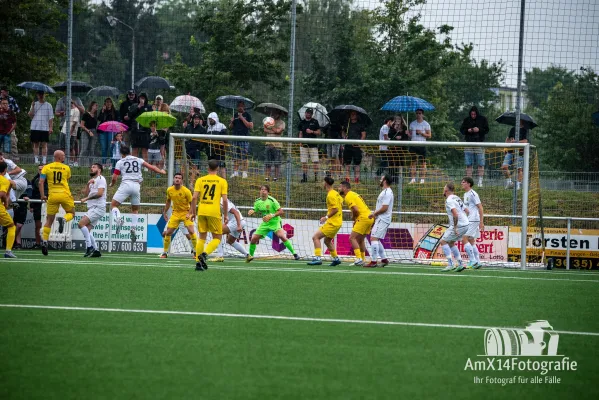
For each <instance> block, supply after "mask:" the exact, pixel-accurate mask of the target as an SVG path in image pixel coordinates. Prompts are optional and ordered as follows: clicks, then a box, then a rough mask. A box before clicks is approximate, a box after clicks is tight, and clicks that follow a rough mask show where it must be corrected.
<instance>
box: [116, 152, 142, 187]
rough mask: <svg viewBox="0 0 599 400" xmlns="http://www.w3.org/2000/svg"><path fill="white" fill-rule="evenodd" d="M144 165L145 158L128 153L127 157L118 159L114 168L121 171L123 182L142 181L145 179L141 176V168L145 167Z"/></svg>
mask: <svg viewBox="0 0 599 400" xmlns="http://www.w3.org/2000/svg"><path fill="white" fill-rule="evenodd" d="M143 165H144V160H142V159H141V158H138V157H135V156H132V155H128V156H127V157H125V158H121V159H120V160H118V161H117V163H116V165H115V166H114V169H115V171H119V173H120V175H121V177H122V178H121V179H122V181H123V182H125V181H133V182H138V183H141V182H142V181H143V178H142V176H141V169H142V168H143Z"/></svg>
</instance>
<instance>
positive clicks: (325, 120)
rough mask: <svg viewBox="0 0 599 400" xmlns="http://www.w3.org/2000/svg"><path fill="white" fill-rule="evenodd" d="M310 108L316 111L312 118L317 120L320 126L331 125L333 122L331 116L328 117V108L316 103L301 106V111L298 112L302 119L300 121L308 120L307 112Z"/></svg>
mask: <svg viewBox="0 0 599 400" xmlns="http://www.w3.org/2000/svg"><path fill="white" fill-rule="evenodd" d="M308 108H311V109H312V110H314V113H313V114H312V118H314V119H315V120H317V121H318V125H320V126H321V127H325V126H327V125H328V124H330V123H331V120H330V119H329V116H328V115H327V112H328V111H327V109H326V107H325V106H323V105H322V104H319V103H314V102H310V103H306V104H304V105H303V106H301V107H300V109H299V110H297V115H298V116H299V117H300V119H302V120H303V119H306V110H307V109H308Z"/></svg>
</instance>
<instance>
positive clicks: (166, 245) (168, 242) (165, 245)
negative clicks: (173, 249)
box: [162, 235, 171, 253]
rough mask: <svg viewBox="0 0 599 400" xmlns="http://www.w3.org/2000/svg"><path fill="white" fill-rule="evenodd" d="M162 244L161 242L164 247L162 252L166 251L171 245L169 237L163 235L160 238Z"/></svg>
mask: <svg viewBox="0 0 599 400" xmlns="http://www.w3.org/2000/svg"><path fill="white" fill-rule="evenodd" d="M162 244H163V248H164V252H165V253H168V248H169V247H170V245H171V237H170V236H167V235H164V239H163V240H162Z"/></svg>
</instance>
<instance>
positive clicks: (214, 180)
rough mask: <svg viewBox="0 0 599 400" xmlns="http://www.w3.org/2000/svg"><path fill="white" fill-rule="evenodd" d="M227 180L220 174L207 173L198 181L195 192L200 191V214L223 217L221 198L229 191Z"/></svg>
mask: <svg viewBox="0 0 599 400" xmlns="http://www.w3.org/2000/svg"><path fill="white" fill-rule="evenodd" d="M228 188H229V185H228V184H227V181H226V180H224V179H223V178H221V177H220V176H218V175H205V176H203V177H201V178H198V180H197V181H196V184H195V187H194V189H193V190H194V192H198V193H199V196H198V203H199V204H200V205H199V206H198V215H205V216H209V217H217V218H221V212H220V199H221V197H222V195H223V194H227V193H228Z"/></svg>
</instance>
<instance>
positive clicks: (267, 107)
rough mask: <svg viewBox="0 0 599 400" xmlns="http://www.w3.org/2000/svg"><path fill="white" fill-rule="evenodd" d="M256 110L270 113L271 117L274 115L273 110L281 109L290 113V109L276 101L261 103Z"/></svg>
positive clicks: (265, 113)
mask: <svg viewBox="0 0 599 400" xmlns="http://www.w3.org/2000/svg"><path fill="white" fill-rule="evenodd" d="M254 110H256V111H258V112H259V113H260V114H264V115H268V116H269V117H272V113H273V111H279V112H281V113H282V114H284V115H287V114H289V111H287V109H286V108H285V107H283V106H280V105H278V104H275V103H260V104H258V105H257V106H256V107H255V108H254Z"/></svg>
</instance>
